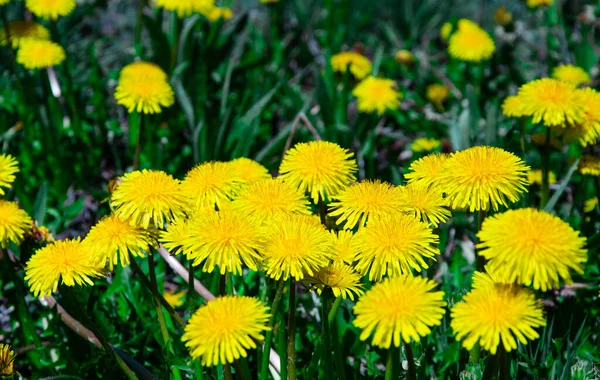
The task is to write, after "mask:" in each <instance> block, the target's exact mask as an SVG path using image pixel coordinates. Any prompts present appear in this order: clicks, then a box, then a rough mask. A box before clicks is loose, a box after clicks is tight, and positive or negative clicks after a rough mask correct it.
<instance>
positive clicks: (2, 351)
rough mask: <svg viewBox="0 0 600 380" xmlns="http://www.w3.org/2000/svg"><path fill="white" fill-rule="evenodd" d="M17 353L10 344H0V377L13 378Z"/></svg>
mask: <svg viewBox="0 0 600 380" xmlns="http://www.w3.org/2000/svg"><path fill="white" fill-rule="evenodd" d="M15 356H16V355H15V352H14V351H13V350H12V348H11V347H10V346H9V345H8V344H3V343H0V376H2V377H4V376H8V377H9V378H12V375H13V363H14V361H15Z"/></svg>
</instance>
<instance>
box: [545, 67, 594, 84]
mask: <svg viewBox="0 0 600 380" xmlns="http://www.w3.org/2000/svg"><path fill="white" fill-rule="evenodd" d="M552 78H554V79H558V80H562V81H564V82H569V83H572V84H574V85H575V86H579V85H581V84H584V83H589V82H591V81H592V78H590V74H588V73H587V72H586V71H585V70H584V69H582V68H581V67H578V66H573V65H560V66H557V67H555V68H554V70H553V71H552Z"/></svg>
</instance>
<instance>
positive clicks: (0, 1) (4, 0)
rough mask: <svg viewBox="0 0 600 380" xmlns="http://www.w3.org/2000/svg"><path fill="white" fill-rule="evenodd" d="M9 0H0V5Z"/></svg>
mask: <svg viewBox="0 0 600 380" xmlns="http://www.w3.org/2000/svg"><path fill="white" fill-rule="evenodd" d="M9 2H10V0H0V5H4V4H8V3H9Z"/></svg>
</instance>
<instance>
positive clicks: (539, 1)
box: [527, 0, 554, 8]
mask: <svg viewBox="0 0 600 380" xmlns="http://www.w3.org/2000/svg"><path fill="white" fill-rule="evenodd" d="M553 2H554V0H527V6H528V7H529V8H538V7H543V6H545V5H551V4H552V3H553Z"/></svg>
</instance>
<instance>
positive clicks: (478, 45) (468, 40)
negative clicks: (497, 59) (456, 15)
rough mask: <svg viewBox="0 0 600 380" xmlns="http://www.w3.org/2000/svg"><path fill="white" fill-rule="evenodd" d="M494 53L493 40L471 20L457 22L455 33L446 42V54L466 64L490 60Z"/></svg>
mask: <svg viewBox="0 0 600 380" xmlns="http://www.w3.org/2000/svg"><path fill="white" fill-rule="evenodd" d="M495 51H496V46H495V45H494V40H493V39H492V37H490V35H489V34H488V33H487V32H486V31H485V30H483V29H482V28H481V27H480V26H479V25H477V24H476V23H474V22H473V21H471V20H467V19H460V20H458V28H457V31H456V32H454V33H452V35H451V36H450V39H449V41H448V54H450V56H451V57H452V58H456V59H459V60H461V61H467V62H481V61H485V60H488V59H490V58H492V55H493V54H494V52H495Z"/></svg>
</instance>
